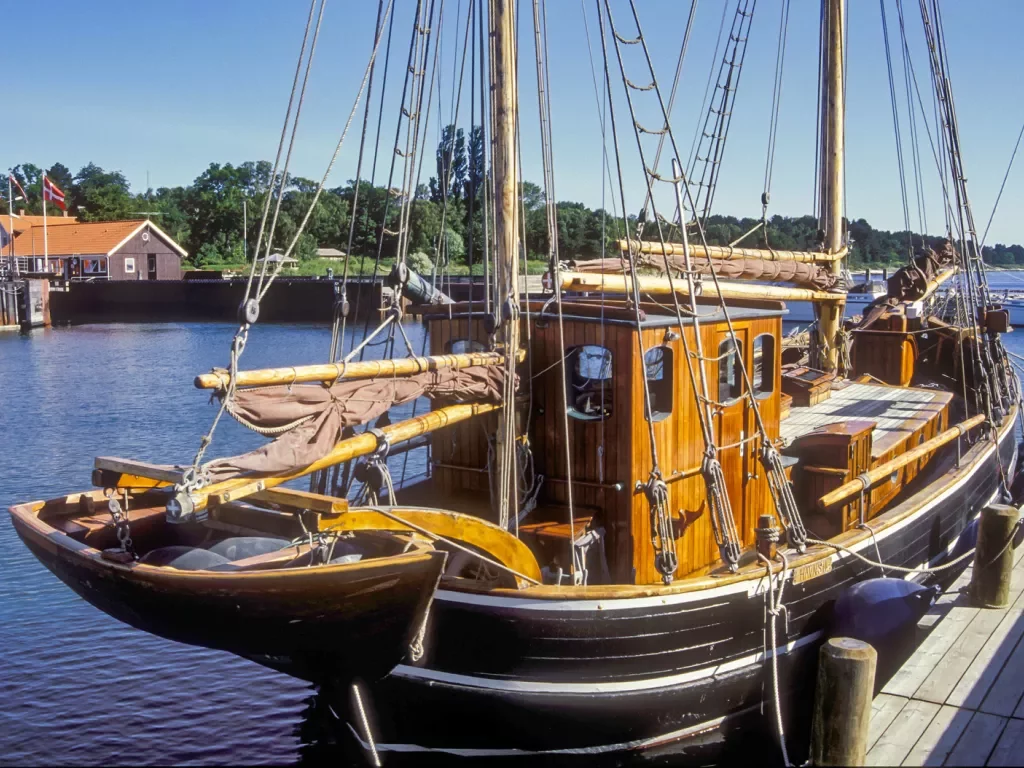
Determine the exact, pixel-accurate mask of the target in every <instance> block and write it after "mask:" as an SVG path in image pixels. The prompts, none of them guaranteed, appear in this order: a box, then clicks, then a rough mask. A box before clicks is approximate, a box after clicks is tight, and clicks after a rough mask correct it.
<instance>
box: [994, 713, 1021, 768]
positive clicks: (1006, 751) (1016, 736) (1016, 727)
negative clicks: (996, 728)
mask: <svg viewBox="0 0 1024 768" xmlns="http://www.w3.org/2000/svg"><path fill="white" fill-rule="evenodd" d="M1022 762H1024V720H1020V719H1017V718H1014V719H1012V720H1009V721H1008V722H1007V723H1006V727H1005V728H1003V735H1002V736H1000V737H999V742H998V743H997V744H996V748H995V750H994V751H993V752H992V754H991V755H990V756H989V758H988V765H997V766H1003V765H1020V764H1021V763H1022Z"/></svg>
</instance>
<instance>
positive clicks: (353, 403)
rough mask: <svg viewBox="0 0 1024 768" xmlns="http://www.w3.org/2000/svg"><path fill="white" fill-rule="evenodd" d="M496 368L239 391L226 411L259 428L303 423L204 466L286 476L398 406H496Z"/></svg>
mask: <svg viewBox="0 0 1024 768" xmlns="http://www.w3.org/2000/svg"><path fill="white" fill-rule="evenodd" d="M503 375H504V370H503V369H502V368H501V367H500V366H493V365H490V366H486V365H481V366H472V367H470V368H463V369H461V370H460V369H455V368H443V369H441V370H437V371H427V372H424V373H420V374H416V375H414V376H403V377H395V378H387V379H373V380H371V381H366V380H353V381H344V380H342V381H339V382H337V383H336V384H333V385H332V386H330V387H324V386H320V385H296V386H292V387H288V386H273V387H261V388H257V389H243V390H237V391H236V392H235V395H234V398H233V400H232V402H231V404H230V405H229V409H230V411H231V412H232V414H233V415H235V416H236V417H238V418H240V419H242V420H244V421H246V422H249V423H250V424H252V425H255V426H256V427H259V428H260V429H277V428H281V427H287V426H288V425H289V424H294V423H295V422H297V421H299V420H302V419H306V421H303V422H302V423H301V424H299V425H297V426H295V427H294V428H292V429H289V430H287V431H286V432H284V433H283V434H282V435H281V436H280V437H278V438H277V439H275V440H274V441H273V442H271V443H268V444H266V445H264V446H262V447H260V448H257V449H256V450H255V451H250V452H249V453H245V454H242V455H241V456H233V457H230V458H225V459H217V460H215V461H211V462H209V463H208V464H207V465H206V469H207V471H208V472H209V474H210V476H211V477H212V478H213V479H214V480H224V479H226V478H228V477H233V476H235V475H239V474H247V473H259V474H287V473H289V472H292V471H295V470H299V469H302V468H303V467H308V466H309V465H310V464H312V463H313V462H314V461H316V460H317V459H320V458H322V457H323V456H326V455H327V454H328V453H329V452H330V451H331V449H332V448H334V446H335V444H336V443H337V442H338V441H339V440H341V437H342V435H341V433H342V430H343V429H344V428H345V427H351V426H355V425H357V424H366V423H368V422H370V421H372V420H373V419H375V418H377V417H378V416H380V415H381V414H382V413H384V412H385V411H387V410H388V409H390V408H393V407H394V406H396V405H402V404H403V403H408V402H411V401H412V400H415V399H416V398H418V397H424V396H426V397H430V398H437V399H442V400H445V401H446V402H449V403H479V402H499V401H500V400H501V384H502V376H503Z"/></svg>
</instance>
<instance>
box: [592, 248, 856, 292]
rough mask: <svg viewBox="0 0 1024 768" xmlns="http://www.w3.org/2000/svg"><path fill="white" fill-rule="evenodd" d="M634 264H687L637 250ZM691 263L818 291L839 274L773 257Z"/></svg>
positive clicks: (599, 262) (607, 266) (616, 263)
mask: <svg viewBox="0 0 1024 768" xmlns="http://www.w3.org/2000/svg"><path fill="white" fill-rule="evenodd" d="M635 258H636V263H637V265H638V266H641V267H650V268H653V269H658V270H660V271H662V272H664V271H665V262H666V261H667V262H668V266H669V268H670V269H671V270H672V271H674V272H679V273H681V272H684V271H685V269H686V263H685V261H684V258H683V257H682V256H679V255H667V256H665V255H660V254H659V255H654V254H649V253H637V254H636V256H635ZM690 263H691V264H692V266H693V269H694V271H695V272H697V273H699V274H702V275H710V274H711V272H712V270H713V271H714V273H715V274H717V275H718V276H719V277H722V278H725V279H728V280H763V281H765V282H786V283H795V284H797V285H802V286H806V287H808V288H814V289H816V290H819V291H829V290H833V289H835V288H837V287H839V286H838V279H839V278H838V276H836V275H833V274H832V273H831V272H829V271H828V269H826V268H825V267H823V266H820V265H818V264H810V263H803V262H797V261H785V260H778V261H776V260H773V259H750V258H742V259H729V260H725V259H708V258H705V257H702V256H691V258H690ZM573 267H574V269H576V271H578V272H605V273H613V274H622V270H623V269H628V268H629V263H628V262H627V261H626V260H624V259H587V260H583V261H577V262H575V263H574V265H573Z"/></svg>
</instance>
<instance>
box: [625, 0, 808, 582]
mask: <svg viewBox="0 0 1024 768" xmlns="http://www.w3.org/2000/svg"><path fill="white" fill-rule="evenodd" d="M630 6H631V9H632V12H633V19H634V22H635V24H636V27H637V32H638V35H639V39H640V41H641V44H642V48H643V51H644V56H645V60H646V63H647V67H648V71H649V72H650V75H651V78H652V81H653V82H654V84H655V88H654V91H655V93H656V94H657V96H658V103H659V106H660V108H661V111H662V116H663V118H664V120H665V124H666V125H667V126H669V130H668V137H669V140H670V141H671V142H672V148H673V152H674V153H675V162H674V165H673V174H674V175H675V176H676V177H677V179H678V181H677V182H676V183H675V185H674V186H675V191H676V197H677V206H678V207H679V210H680V211H684V210H685V207H686V205H685V203H684V201H683V190H685V192H686V196H687V197H688V198H689V201H688V202H689V203H690V206H691V209H693V206H694V200H693V197H692V195H691V192H690V188H689V185H688V184H687V183H686V182H685V174H684V173H683V172H682V167H681V162H680V160H679V153H678V148H677V147H676V144H675V138H674V135H673V133H672V131H671V123H670V120H669V116H668V113H667V110H666V106H665V103H664V101H663V99H662V97H661V91H660V89H659V88H658V87H657V78H656V75H655V72H654V66H653V63H652V61H651V58H650V52H649V51H648V49H647V44H646V42H645V41H644V38H643V31H642V27H641V24H640V20H639V15H638V13H637V10H636V6H635V3H634V2H633V0H631V2H630ZM605 10H606V13H607V14H608V20H609V24H610V25H611V26H612V29H613V31H614V21H613V19H612V15H611V9H610V6H609V4H608V2H607V0H605ZM616 52H617V55H618V60H619V67H620V70H621V72H622V74H623V77H625V68H624V63H623V59H622V52H621V50H619V49H618V47H616ZM626 100H627V103H628V104H629V106H630V111H631V114H632V115H633V116H634V123H635V111H634V109H633V102H632V96H631V94H630V92H629V90H628V89H627V90H626ZM613 129H614V123H613ZM635 135H636V140H637V148H638V151H639V154H640V160H641V163H643V164H644V165H645V167H646V163H645V161H644V151H643V143H642V141H641V137H640V132H639V131H635ZM652 180H653V175H652V174H649V175H648V181H647V184H648V187H649V188H651V185H652ZM651 196H652V200H653V193H652V195H651ZM653 205H654V203H653V202H652V206H653ZM653 210H654V213H655V220H656V222H657V225H658V235H659V238H660V239H661V242H662V245H663V246H664V242H665V239H664V233H663V231H662V226H661V221H662V219H661V217H660V216H658V215H657V209H656V207H655V208H653ZM696 222H697V230H698V232H699V234H700V236H701V239H702V240H703V242H704V245H705V247H706V245H707V241H706V236H705V232H704V228H703V225H702V220H701V219H700V217H697V218H696ZM627 237H628V235H627ZM683 249H684V258H685V259H686V264H687V266H686V270H685V273H686V279H687V281H688V284H689V285H688V287H689V294H690V302H691V308H690V310H691V315H693V322H694V325H695V327H694V337H695V340H696V344H697V357H698V358H704V357H705V356H704V353H703V349H702V347H701V340H700V339H701V333H700V329H699V320H698V319H697V305H696V295H697V294H698V293H699V292H698V291H697V290H696V285H695V282H694V280H693V270H692V267H691V266H690V264H689V240H688V237H687V233H686V228H685V227H683ZM663 250H666V249H664V248H663ZM666 272H667V273H668V275H669V281H670V292H671V294H672V296H673V303H674V306H675V310H676V319H677V324H678V326H679V329H680V335H681V336H682V339H683V344H684V351H685V353H686V357H687V367H688V370H689V372H690V377H691V383H692V384H693V387H694V391H695V392H698V391H699V393H700V397H701V398H702V403H703V407H702V408H698V415H699V416H700V419H701V427H702V434H703V436H704V441H705V458H704V464H703V475H704V478H705V482H706V485H707V496H708V503H709V505H711V508H712V513H713V514H712V520H713V521H716V522H717V524H716V525H715V526H714V528H715V534H716V541H717V542H718V544H719V549H720V552H721V554H722V559H723V561H724V562H725V563H727V564H728V565H729V567H730V568H731V569H733V570H735V569H736V568H737V567H738V560H739V552H740V542H739V536H738V534H737V532H736V528H735V518H734V515H733V514H732V510H731V505H730V503H729V496H728V492H727V490H726V486H725V478H724V473H723V472H722V468H721V463H720V461H719V458H718V452H719V450H721V449H719V448H718V447H717V446H716V442H715V437H714V431H713V429H712V428H711V425H710V422H711V419H712V413H711V410H710V408H711V406H710V400H711V398H710V395H709V392H708V386H707V375H706V371H705V366H704V365H703V363H700V365H699V370H700V389H699V390H698V386H697V381H696V377H695V376H694V374H693V371H692V362H691V357H692V355H691V353H690V352H689V349H688V347H687V339H686V332H685V328H684V320H683V316H682V310H681V307H680V304H679V298H678V294H677V293H676V291H675V289H674V286H673V285H672V279H673V278H672V270H671V268H670V266H669V264H668V263H667V259H666ZM712 279H713V282H714V285H715V290H716V293H717V295H718V302H719V306H720V307H721V309H722V312H723V315H724V318H725V321H726V324H727V327H728V331H729V338H730V340H731V342H732V344H733V345H734V348H735V349H737V350H741V349H742V347H741V345H740V343H739V341H738V338H737V335H736V331H735V328H734V326H733V323H732V319H731V316H730V313H729V310H728V307H727V305H726V302H725V301H724V299H723V297H722V290H721V285H720V283H719V280H718V277H717V275H715V274H714V273H713V272H712ZM632 285H633V288H634V292H635V293H638V290H639V289H638V288H637V281H635V280H634V281H632ZM634 300H635V301H636V302H637V303H639V296H638V295H637V296H635V299H634ZM638 325H639V321H638ZM642 354H643V350H642V349H641V355H642ZM737 365H738V368H739V370H740V371H741V374H742V378H743V384H744V387H745V391H746V392H747V393H750V392H752V391H753V387H752V384H751V380H750V377H749V374H748V371H747V369H746V365H745V364H744V362H743V355H742V353H741V354H739V355H738V356H737ZM644 374H645V375H644V385H645V401H646V404H647V407H648V408H649V400H650V393H649V383H648V381H647V378H646V370H645V371H644ZM750 402H751V406H752V411H753V413H754V417H755V422H756V424H757V429H758V432H759V436H760V438H761V441H762V448H761V460H762V463H763V464H764V466H765V469H766V471H767V472H768V473H769V475H770V476H772V479H770V481H769V485H770V487H771V488H772V496H773V500H774V502H775V503H776V508H777V510H778V512H779V516H780V518H781V520H782V522H783V524H784V525H786V527H787V532H788V534H789V537H790V542H791V544H793V546H795V547H797V548H798V549H801V550H802V548H803V546H804V538H805V537H806V530H805V529H804V527H803V524H802V521H801V519H800V513H799V509H798V507H797V505H796V502H795V499H794V498H793V495H792V490H791V488H790V486H789V481H788V479H786V478H785V474H784V470H783V468H782V464H781V459H780V458H779V457H778V456H777V450H776V449H775V447H774V445H773V444H772V441H771V440H770V438H769V437H768V434H767V430H766V427H765V424H764V421H763V419H762V417H761V413H760V409H759V407H758V405H757V402H756V400H754V399H753V398H750ZM648 420H650V417H649V413H648ZM649 426H651V425H650V424H649ZM650 432H651V443H652V460H653V464H654V467H655V469H656V468H657V452H656V450H655V445H654V441H653V430H650ZM653 474H654V473H653V472H652V476H653Z"/></svg>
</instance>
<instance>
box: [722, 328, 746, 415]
mask: <svg viewBox="0 0 1024 768" xmlns="http://www.w3.org/2000/svg"><path fill="white" fill-rule="evenodd" d="M741 354H743V345H742V344H741V343H739V342H737V343H736V344H733V341H732V339H723V340H722V343H721V344H719V345H718V402H720V403H731V402H733V401H734V400H736V399H737V398H738V397H739V396H740V395H741V394H742V393H743V379H742V376H741V373H740V364H739V356H740V355H741Z"/></svg>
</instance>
